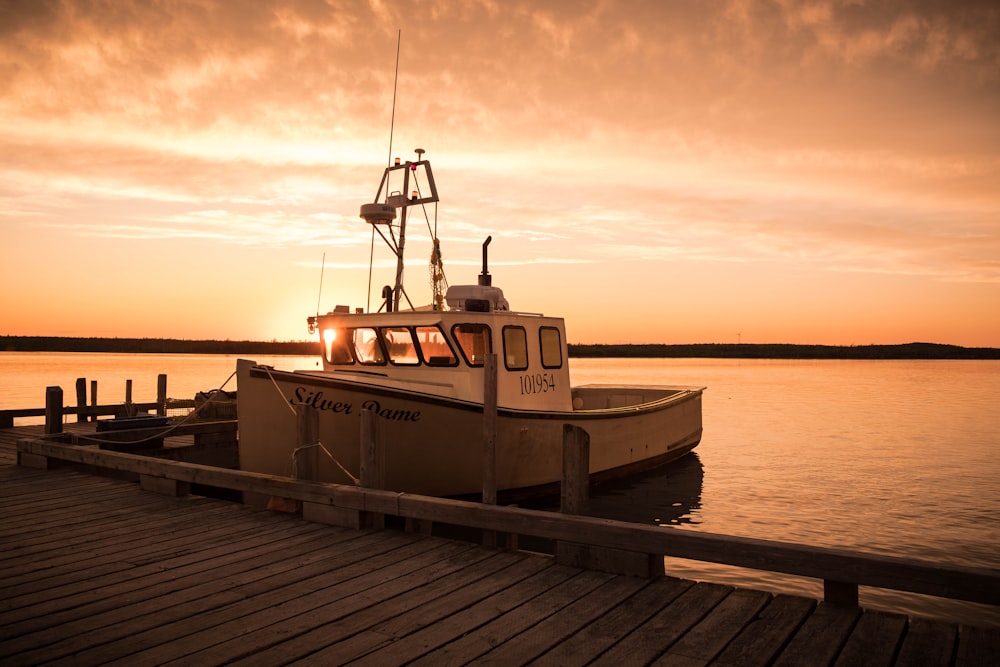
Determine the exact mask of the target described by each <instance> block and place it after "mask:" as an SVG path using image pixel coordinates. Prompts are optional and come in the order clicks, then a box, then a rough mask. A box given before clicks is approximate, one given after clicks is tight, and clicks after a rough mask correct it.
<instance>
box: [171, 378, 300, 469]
mask: <svg viewBox="0 0 1000 667" xmlns="http://www.w3.org/2000/svg"><path fill="white" fill-rule="evenodd" d="M160 377H162V378H165V377H166V376H164V375H161V376H160ZM318 442H319V411H318V410H317V409H316V408H314V407H312V406H311V405H296V406H295V443H296V444H295V446H296V452H295V465H294V468H293V475H292V476H293V477H294V478H295V479H308V480H311V481H315V480H317V479H319V448H318V447H317V446H316V443H318Z"/></svg>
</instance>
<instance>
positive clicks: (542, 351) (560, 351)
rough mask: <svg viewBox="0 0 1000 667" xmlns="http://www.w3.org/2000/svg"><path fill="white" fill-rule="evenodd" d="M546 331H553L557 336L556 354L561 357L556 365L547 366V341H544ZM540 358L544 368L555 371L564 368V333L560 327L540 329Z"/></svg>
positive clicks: (542, 327)
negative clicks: (543, 335) (543, 336)
mask: <svg viewBox="0 0 1000 667" xmlns="http://www.w3.org/2000/svg"><path fill="white" fill-rule="evenodd" d="M546 331H553V332H555V334H556V350H555V351H556V353H557V354H558V355H559V361H558V362H557V363H555V364H547V363H545V362H546V356H547V355H546V350H547V349H548V348H546V346H545V341H544V340H543V339H542V334H543V333H544V332H546ZM538 356H539V358H540V359H541V361H542V368H546V369H554V368H562V367H563V345H562V331H560V330H559V327H552V326H540V327H538Z"/></svg>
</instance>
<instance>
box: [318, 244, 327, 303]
mask: <svg viewBox="0 0 1000 667" xmlns="http://www.w3.org/2000/svg"><path fill="white" fill-rule="evenodd" d="M325 269H326V253H325V252H324V253H323V263H322V264H320V267H319V294H318V295H316V315H319V304H320V301H321V300H322V298H323V271H324V270H325Z"/></svg>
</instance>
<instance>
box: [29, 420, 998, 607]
mask: <svg viewBox="0 0 1000 667" xmlns="http://www.w3.org/2000/svg"><path fill="white" fill-rule="evenodd" d="M59 437H61V438H64V439H65V438H66V436H59ZM71 439H77V440H80V439H81V438H78V437H76V436H73V437H72V438H71ZM17 446H18V456H19V457H20V458H19V460H20V462H21V463H22V464H23V465H29V466H33V467H43V468H44V467H46V466H49V465H50V464H52V463H53V462H55V463H56V464H58V463H60V462H63V461H69V462H74V463H79V464H83V465H86V466H91V467H94V468H99V469H105V470H112V471H116V472H118V473H124V474H130V475H131V474H137V475H147V476H150V477H163V478H168V479H174V480H177V481H180V482H186V483H189V484H200V485H204V486H207V487H217V488H222V489H235V490H239V491H243V492H251V493H256V494H264V495H268V496H276V497H280V498H287V499H290V500H295V501H300V502H303V503H312V504H315V505H320V506H323V505H325V506H330V507H333V508H339V509H344V510H359V511H363V512H371V513H381V514H391V515H394V516H397V517H402V518H405V519H406V520H418V521H431V522H440V523H447V524H454V525H459V526H466V527H471V528H476V529H480V530H491V531H498V532H503V533H510V534H514V535H530V536H533V537H542V538H546V539H552V540H560V541H564V542H570V543H577V544H582V545H592V546H595V547H598V548H600V549H604V550H605V551H607V550H608V548H610V549H615V550H620V551H625V552H634V553H637V554H640V555H642V554H655V555H656V556H657V557H662V556H671V557H677V558H688V559H692V560H699V561H705V562H711V563H720V564H724V565H732V566H737V567H748V568H752V569H757V570H766V571H771V572H782V573H785V574H792V575H796V576H802V577H811V578H816V579H820V580H826V581H833V582H838V583H837V584H836V585H834V586H832V587H830V588H831V589H832V590H837V591H841V593H840V594H838V595H837V596H836V599H833V600H830V599H828V600H827V601H828V602H836V603H843V600H844V599H845V598H846V597H848V596H846V595H843V594H842V590H843V589H844V588H845V587H847V586H848V584H850V585H852V586H854V587H857V586H858V585H864V586H873V587H878V588H888V589H894V590H900V591H908V592H912V593H920V594H925V595H936V596H941V597H945V598H951V599H955V600H965V601H969V602H976V603H984V604H990V605H1000V572H998V571H997V570H996V569H990V568H981V567H966V566H958V565H950V564H942V563H937V562H931V561H922V560H915V559H912V558H905V557H897V556H882V555H875V554H865V553H860V552H853V551H847V550H844V549H834V548H828V547H816V546H809V545H802V544H795V543H788V542H779V541H774V540H762V539H756V538H747V537H739V536H732V535H721V534H715V533H708V532H700V531H698V532H695V531H687V530H681V529H679V528H672V527H665V526H650V525H643V524H635V523H627V522H622V521H614V520H610V519H599V518H594V517H587V516H572V515H565V514H556V513H551V512H540V511H536V510H530V509H523V508H518V507H498V506H491V505H483V504H480V503H472V502H465V501H460V500H453V499H448V498H432V497H427V496H419V495H413V494H408V493H397V492H393V491H383V490H379V489H367V488H362V487H358V486H353V485H351V486H349V485H342V484H325V483H319V482H310V481H302V480H292V479H289V478H287V477H279V476H275V475H266V474H261V473H254V472H249V471H240V470H226V469H222V468H219V467H215V466H209V465H198V464H190V463H183V462H174V461H164V460H158V459H154V458H150V457H148V456H139V455H135V454H128V453H121V452H107V451H101V450H97V449H94V448H88V447H78V446H73V445H70V444H67V443H64V442H57V441H54V440H22V441H19V442H18V445H17ZM609 553H610V552H609ZM606 555H607V554H605V556H606ZM605 556H602V557H601V558H598V559H595V560H601V559H603V558H605ZM565 564H567V565H582V564H583V563H582V562H570V563H565ZM627 569H628V570H629V571H631V570H632V567H631V566H629V567H628V568H627ZM615 571H619V572H622V573H626V571H625V570H618V569H616V570H615ZM850 597H851V598H854V597H855V596H853V595H851V596H850ZM855 599H856V598H855Z"/></svg>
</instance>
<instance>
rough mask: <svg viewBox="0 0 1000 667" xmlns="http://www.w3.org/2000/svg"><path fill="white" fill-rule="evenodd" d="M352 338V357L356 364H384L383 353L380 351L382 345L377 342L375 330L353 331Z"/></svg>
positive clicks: (360, 329)
mask: <svg viewBox="0 0 1000 667" xmlns="http://www.w3.org/2000/svg"><path fill="white" fill-rule="evenodd" d="M353 336H354V356H355V357H357V360H358V363H361V364H367V365H378V366H381V365H383V364H385V352H383V351H382V343H380V342H379V340H378V334H377V333H376V332H375V329H371V328H368V327H362V328H359V329H354V330H353Z"/></svg>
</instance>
